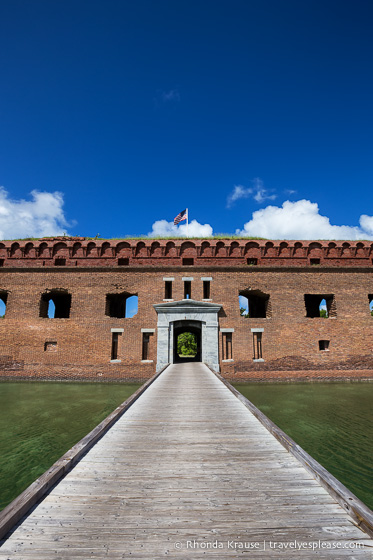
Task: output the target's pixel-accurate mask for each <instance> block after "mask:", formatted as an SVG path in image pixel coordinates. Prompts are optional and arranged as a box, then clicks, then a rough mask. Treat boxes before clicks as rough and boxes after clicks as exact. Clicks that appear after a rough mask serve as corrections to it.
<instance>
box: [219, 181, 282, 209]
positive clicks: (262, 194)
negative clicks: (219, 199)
mask: <svg viewBox="0 0 373 560" xmlns="http://www.w3.org/2000/svg"><path fill="white" fill-rule="evenodd" d="M251 182H252V183H253V186H252V187H244V186H243V185H235V186H234V187H233V191H232V192H231V193H230V194H229V195H228V197H227V208H231V207H232V206H233V204H234V203H235V202H236V200H240V199H241V198H250V197H252V198H253V199H254V200H255V201H256V202H258V204H261V203H262V202H264V201H265V200H274V199H275V198H276V196H277V195H276V194H271V193H273V191H272V190H271V191H269V190H268V189H266V188H264V184H263V181H262V180H261V179H260V178H259V177H256V178H255V179H253V180H252V181H251Z"/></svg>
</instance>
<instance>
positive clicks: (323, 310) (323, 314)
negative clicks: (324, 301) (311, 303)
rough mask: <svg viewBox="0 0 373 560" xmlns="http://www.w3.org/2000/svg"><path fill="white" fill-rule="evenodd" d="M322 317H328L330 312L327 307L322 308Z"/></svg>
mask: <svg viewBox="0 0 373 560" xmlns="http://www.w3.org/2000/svg"><path fill="white" fill-rule="evenodd" d="M320 317H325V318H327V317H328V312H327V310H326V309H320Z"/></svg>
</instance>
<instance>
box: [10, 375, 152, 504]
mask: <svg viewBox="0 0 373 560" xmlns="http://www.w3.org/2000/svg"><path fill="white" fill-rule="evenodd" d="M140 386H141V385H138V384H124V383H115V384H114V383H113V384H112V383H58V382H44V383H38V382H24V383H23V382H17V383H0V509H3V508H4V507H5V506H6V505H7V504H8V503H9V502H11V501H12V500H13V499H14V498H16V497H17V496H18V494H20V493H21V492H22V491H23V490H24V489H25V488H27V486H28V485H29V484H31V482H33V481H34V480H35V479H36V478H38V477H39V476H40V475H41V474H43V472H44V471H46V470H47V469H48V468H49V467H50V466H51V465H52V464H53V463H54V462H55V461H56V460H57V459H59V457H61V455H63V454H64V453H65V452H66V451H67V450H68V449H70V447H72V446H73V445H74V444H75V443H77V442H78V441H79V440H80V439H81V438H82V437H84V436H85V435H86V434H87V433H88V432H90V431H91V430H92V429H93V428H94V427H95V426H96V425H97V424H99V423H100V422H101V420H103V419H104V418H105V417H106V416H107V415H108V414H110V412H112V411H113V410H114V409H115V408H116V407H117V406H118V405H119V404H121V403H122V402H123V401H125V400H126V399H128V397H129V396H130V395H132V393H134V392H135V391H136V390H137V389H138V388H139V387H140Z"/></svg>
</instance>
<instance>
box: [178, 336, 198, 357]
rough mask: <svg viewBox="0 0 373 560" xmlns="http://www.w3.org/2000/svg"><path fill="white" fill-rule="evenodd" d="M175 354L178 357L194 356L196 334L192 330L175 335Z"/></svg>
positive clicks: (195, 353) (195, 351)
mask: <svg viewBox="0 0 373 560" xmlns="http://www.w3.org/2000/svg"><path fill="white" fill-rule="evenodd" d="M177 354H178V356H179V358H195V357H196V355H197V336H196V335H195V334H194V333H192V332H183V333H181V334H179V336H178V337H177Z"/></svg>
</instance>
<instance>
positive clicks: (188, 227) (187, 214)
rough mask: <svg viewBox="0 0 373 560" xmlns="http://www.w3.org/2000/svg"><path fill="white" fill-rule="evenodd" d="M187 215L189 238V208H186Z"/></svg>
mask: <svg viewBox="0 0 373 560" xmlns="http://www.w3.org/2000/svg"><path fill="white" fill-rule="evenodd" d="M186 215H187V237H188V238H189V210H188V208H187V209H186Z"/></svg>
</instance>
